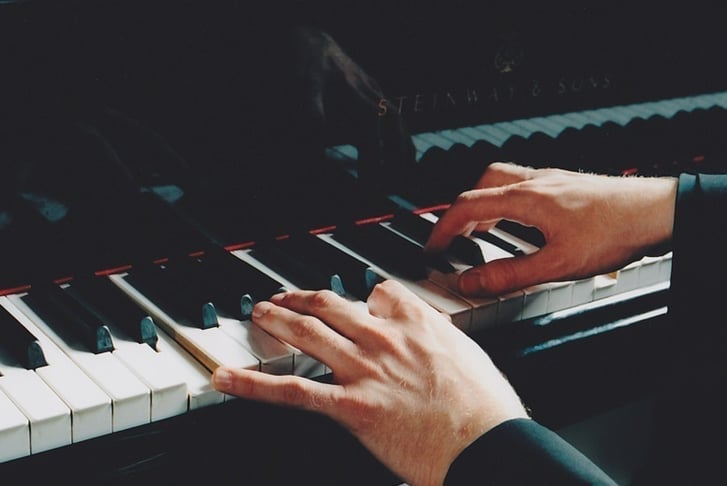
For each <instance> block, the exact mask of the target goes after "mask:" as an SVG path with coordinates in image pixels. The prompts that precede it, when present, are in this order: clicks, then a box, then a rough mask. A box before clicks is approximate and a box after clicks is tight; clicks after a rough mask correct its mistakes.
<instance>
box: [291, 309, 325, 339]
mask: <svg viewBox="0 0 727 486" xmlns="http://www.w3.org/2000/svg"><path fill="white" fill-rule="evenodd" d="M317 324H318V320H317V319H316V318H315V317H311V316H303V315H301V316H297V317H295V318H293V320H291V322H290V329H291V331H292V333H293V335H294V336H295V337H296V338H298V339H300V340H307V339H310V338H311V337H313V336H314V335H315V334H316V326H317Z"/></svg>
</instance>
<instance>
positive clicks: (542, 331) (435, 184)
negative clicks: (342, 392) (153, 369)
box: [0, 1, 727, 485]
mask: <svg viewBox="0 0 727 486" xmlns="http://www.w3.org/2000/svg"><path fill="white" fill-rule="evenodd" d="M724 18H725V17H724V13H723V12H722V11H719V10H716V11H705V12H700V11H687V12H685V11H683V10H679V9H676V8H673V9H672V8H666V7H664V6H661V7H659V9H656V10H654V11H652V10H650V9H646V8H636V7H630V8H626V7H601V8H586V7H567V8H566V7H558V8H554V7H551V6H548V5H542V6H541V5H538V6H532V5H527V3H524V2H515V3H511V4H509V5H507V6H503V5H499V4H489V3H488V2H484V3H483V2H462V3H456V4H453V5H445V4H444V3H441V4H435V5H419V4H416V3H413V2H412V3H409V2H406V3H403V4H397V5H389V4H387V3H386V2H365V3H361V4H355V3H353V2H322V1H316V2H284V3H283V4H280V5H276V6H275V7H270V6H268V7H262V6H257V5H249V4H246V3H245V2H214V5H212V4H206V3H203V2H190V1H181V2H146V3H145V2H132V1H127V2H119V1H116V2H115V1H104V2H84V1H64V2H44V1H27V2H22V1H19V2H7V1H5V2H3V1H0V40H1V43H0V62H2V65H3V66H4V68H3V75H2V79H0V88H2V89H1V92H0V108H1V109H0V140H2V144H0V145H2V147H0V161H1V163H2V167H3V169H4V173H5V176H4V177H3V181H2V183H1V185H0V188H1V189H2V194H0V201H2V203H3V206H2V208H0V209H2V211H3V213H2V214H3V218H4V217H5V215H10V216H9V217H11V219H10V220H5V219H3V220H2V224H3V226H2V233H0V235H1V236H2V239H1V240H0V245H1V246H0V248H1V249H2V254H1V255H0V258H2V265H3V267H2V268H3V273H2V278H1V279H0V284H1V285H0V286H2V288H3V289H6V290H5V291H4V293H5V294H13V293H17V292H22V291H26V290H27V289H28V288H30V289H31V290H32V288H33V286H41V285H44V284H48V283H51V282H53V281H67V279H73V278H76V279H79V278H85V277H91V276H94V277H99V276H98V275H96V273H97V272H99V271H103V270H109V271H112V272H114V271H116V272H120V271H125V270H128V268H131V269H132V270H133V268H134V265H138V266H141V265H143V264H149V263H151V262H154V261H160V260H164V259H174V258H180V257H182V256H186V255H189V254H195V252H204V251H211V249H212V248H215V249H219V248H225V249H227V250H232V249H239V248H245V247H246V246H245V245H247V244H249V243H250V242H257V243H260V242H266V241H271V240H274V239H275V238H276V237H279V236H281V235H293V234H295V233H297V232H307V231H311V230H316V229H321V228H331V227H343V226H345V225H347V224H350V223H352V222H354V221H360V220H364V219H367V218H380V220H384V221H386V220H388V219H389V218H390V217H391V215H392V214H394V213H395V212H396V211H400V210H405V211H411V210H415V209H422V208H427V207H434V206H438V205H441V204H446V203H448V202H450V201H451V200H452V198H453V197H454V196H456V194H457V193H458V192H459V191H461V190H465V189H467V188H468V187H469V186H470V185H471V184H472V183H473V182H474V178H475V177H477V175H479V174H480V173H481V172H482V171H483V170H484V168H485V167H486V165H487V163H488V162H491V161H493V160H498V159H507V160H514V161H518V162H522V163H527V164H532V165H536V166H539V165H542V166H545V165H551V166H561V167H565V168H571V169H578V170H588V171H596V172H604V173H614V174H615V173H628V174H647V175H652V174H675V173H678V172H679V171H683V170H687V171H694V170H702V171H718V170H721V168H722V163H723V161H724V160H725V150H724V149H725V147H724V146H723V145H724V142H723V140H727V138H725V137H724V136H723V131H724V127H725V123H724V122H725V120H727V115H726V114H725V111H724V107H725V106H727V95H725V93H723V91H724V90H725V89H727V79H725V75H724V69H723V66H722V65H721V62H720V59H721V57H720V55H721V50H722V46H723V45H724V40H725V39H724V32H725V31H726V30H725V29H724V28H723V21H724ZM300 25H307V26H312V27H313V28H315V29H320V30H321V31H324V32H327V33H328V34H330V35H331V37H332V38H333V39H334V40H335V41H336V42H337V43H338V45H340V46H341V47H342V48H343V50H344V51H345V52H346V53H347V54H348V55H350V56H351V58H352V59H354V60H355V62H356V63H357V64H358V66H360V67H361V68H362V69H363V71H365V72H366V73H368V74H369V75H370V76H371V77H372V78H374V79H376V80H377V81H378V83H379V85H380V87H381V90H382V93H383V94H384V96H385V98H386V104H385V105H380V104H378V103H377V104H376V105H375V106H376V107H377V108H378V111H377V110H374V111H371V112H367V113H368V115H370V117H371V120H370V121H369V120H367V121H361V122H360V123H359V122H356V123H345V121H346V120H345V119H346V117H347V116H348V115H347V112H346V111H345V110H344V111H342V112H341V113H336V112H335V108H336V101H335V100H336V99H335V98H333V101H329V100H328V99H327V100H326V102H327V103H330V105H328V106H327V108H329V109H330V110H331V111H330V113H331V115H330V116H331V118H334V121H336V119H335V116H338V117H342V118H341V119H343V122H341V123H331V122H330V119H329V124H328V125H319V124H316V123H313V122H312V121H311V120H309V119H308V118H306V114H307V112H305V111H304V110H302V109H301V106H302V103H303V102H302V101H301V96H302V95H303V94H304V93H305V92H304V91H303V90H302V89H301V83H303V82H304V80H302V79H301V78H300V77H299V76H296V73H295V72H293V70H291V69H290V66H291V63H294V60H293V58H292V57H291V47H294V45H293V44H291V40H292V39H299V38H298V37H295V36H291V35H290V32H291V31H295V29H296V28H297V27H298V26H300ZM293 51H294V49H293ZM338 94H340V93H338ZM344 95H345V93H344ZM327 96H328V95H327ZM374 101H380V100H374ZM384 106H385V107H386V111H387V113H386V115H387V116H394V117H395V118H396V123H397V124H398V123H401V124H402V125H401V126H404V127H406V129H407V130H408V132H407V134H408V135H409V136H411V140H412V141H413V152H411V153H406V151H404V152H402V153H404V154H405V155H407V154H408V156H410V159H407V160H404V161H402V160H396V157H397V156H398V155H400V154H397V153H394V154H391V153H386V154H381V153H379V154H378V156H377V155H375V156H373V157H372V156H371V155H370V152H365V151H359V149H360V148H361V145H360V143H361V139H362V138H363V137H361V136H360V134H361V133H362V132H363V131H370V130H376V129H378V128H377V127H379V128H380V127H381V126H382V125H381V124H382V121H381V116H380V115H382V114H383V113H382V111H381V110H382V109H383V107H384ZM368 115H367V116H368ZM351 116H353V115H351ZM362 120H366V119H365V117H364V118H362ZM317 121H320V120H317ZM339 121H340V120H339ZM348 121H350V120H348ZM397 126H398V125H397ZM377 157H378V158H377ZM140 188H146V190H140ZM150 188H156V189H157V190H156V191H155V190H151V189H150ZM163 188H167V189H169V188H181V189H182V192H183V193H184V195H185V196H184V198H182V199H181V200H176V199H174V197H173V196H170V193H169V192H165V191H164V190H163ZM172 192H173V191H172ZM34 194H45V195H51V196H53V197H55V198H56V199H58V200H61V201H65V202H67V203H68V205H67V207H65V209H66V210H68V212H67V213H64V212H63V211H61V212H60V213H52V209H53V208H50V209H49V208H48V207H47V206H42V207H41V206H38V205H37V204H35V205H33V201H37V199H33V197H32V195H34ZM170 201H171V202H170ZM179 201H181V202H179ZM39 208H40V209H39ZM43 208H44V209H45V210H47V211H51V213H52V214H56V215H58V214H60V216H59V217H58V218H57V219H56V220H54V219H53V218H51V217H48V214H50V213H47V212H46V213H45V216H43V210H44V209H43ZM56 209H58V208H56ZM39 214H40V217H39ZM12 218H14V219H12ZM9 221H10V222H9ZM99 278H100V277H99ZM63 279H66V280H63ZM71 281H72V280H71ZM29 286H30V287H29ZM668 304H669V293H668V277H667V278H666V280H665V281H664V280H662V281H661V282H660V284H659V285H645V286H641V287H637V288H635V289H633V290H632V291H630V292H624V293H623V294H618V295H614V296H612V297H611V298H604V299H599V300H594V301H593V302H590V303H588V304H587V305H577V306H573V307H572V308H569V309H562V310H560V311H558V312H551V313H547V314H543V315H537V316H532V317H528V318H525V319H517V320H516V321H514V322H508V323H505V325H499V326H494V327H493V326H486V325H482V326H476V325H475V326H473V328H472V331H471V335H472V337H473V338H475V339H476V340H477V341H478V342H479V343H480V344H481V345H482V346H484V347H485V348H486V349H487V350H488V352H490V353H491V355H492V356H493V359H495V361H496V362H497V363H498V364H499V365H500V366H501V368H502V369H503V371H504V372H505V373H506V375H507V376H508V377H509V378H510V380H511V381H512V382H513V384H514V385H515V387H516V388H517V389H518V390H519V391H520V393H521V395H522V397H523V400H524V401H525V403H526V404H527V405H528V406H529V407H530V408H531V409H532V412H533V415H534V416H535V417H536V418H537V419H538V420H540V421H541V422H542V423H544V424H545V425H548V426H550V427H553V428H554V429H556V430H559V431H562V432H563V433H564V434H565V435H566V436H568V437H569V438H572V439H573V440H574V441H575V442H576V444H577V445H578V446H580V447H582V448H584V450H587V451H589V452H590V451H591V450H592V449H596V448H597V447H595V446H596V445H598V444H594V443H593V441H589V440H583V437H582V435H581V434H580V433H581V432H582V431H584V430H592V431H596V433H597V431H599V430H601V431H602V430H603V424H611V426H613V429H612V430H611V431H612V432H613V435H614V436H618V433H617V432H616V431H618V430H623V429H624V428H628V427H629V424H631V422H629V420H631V419H632V418H633V414H632V415H629V414H630V413H631V412H633V411H634V410H636V412H634V413H636V414H637V415H638V414H642V415H640V416H647V417H648V410H649V406H650V405H649V404H650V403H651V399H652V398H653V396H654V393H655V391H656V390H657V388H658V386H659V384H660V382H661V381H662V380H663V379H664V378H665V377H666V376H667V373H666V371H665V370H666V368H667V366H666V365H665V364H666V363H668V360H669V355H670V354H671V353H672V351H673V350H674V349H675V347H676V346H677V342H678V341H677V340H676V339H674V337H675V334H676V333H675V331H673V330H672V329H671V327H670V322H669V320H668V312H667V311H668ZM645 350H648V352H645ZM615 357H617V359H615ZM329 378H330V377H329V376H327V375H322V376H320V377H319V378H318V379H321V380H325V379H329ZM644 410H646V412H644ZM624 411H625V412H624ZM644 414H645V415H644ZM616 419H618V420H621V422H608V421H609V420H616ZM614 423H620V424H621V426H620V427H618V426H616V425H613V424H614ZM594 424H595V425H594ZM599 427H601V428H600V429H599ZM629 433H631V434H633V436H628V435H626V436H624V438H623V439H624V440H626V442H627V443H629V442H630V443H631V445H633V444H636V443H639V441H642V440H643V439H644V435H643V434H644V431H643V430H641V429H639V428H634V429H633V430H631V431H630V432H629ZM597 437H600V438H599V439H598V440H599V441H600V440H602V437H603V436H597ZM619 447H620V448H621V449H622V451H623V450H629V448H628V447H627V446H624V445H623V444H619V446H618V447H616V449H618V448H619ZM604 448H605V449H607V451H606V452H603V451H602V452H603V454H602V455H600V456H599V455H597V456H596V457H594V459H595V460H596V462H598V463H599V464H601V465H603V467H605V468H607V469H608V470H609V472H612V473H613V474H615V475H618V474H624V475H625V476H622V477H629V475H630V474H631V473H633V470H629V468H637V467H638V466H639V460H640V458H641V456H639V454H638V453H634V456H633V457H626V458H625V459H624V458H623V457H621V458H620V459H614V457H616V456H612V455H610V454H611V452H610V451H611V449H609V448H608V447H604ZM594 453H595V452H594ZM629 453H630V452H629ZM619 460H621V462H619ZM624 461H625V463H624ZM624 468H626V469H627V471H625V472H624ZM0 469H1V470H2V472H1V473H0V474H2V477H3V478H12V479H13V480H16V481H17V482H20V481H28V482H30V483H35V482H36V481H38V480H41V479H45V478H50V479H51V480H53V481H61V480H63V481H76V482H81V483H89V484H101V483H103V484H117V483H118V484H125V483H129V484H143V483H147V482H148V483H150V484H151V483H152V482H153V483H160V482H161V483H167V482H173V481H185V482H189V483H191V482H193V481H210V482H212V481H215V482H222V483H236V484H238V483H243V484H283V483H288V482H297V483H300V484H349V485H356V484H360V485H364V484H365V485H372V484H381V485H385V484H392V485H393V484H398V483H399V481H398V480H397V478H396V477H394V476H393V475H392V474H391V473H389V472H388V471H386V469H385V468H383V467H382V466H381V465H380V464H379V463H378V462H377V461H376V460H375V459H373V458H372V457H371V456H370V455H369V454H368V453H367V452H366V451H365V450H364V449H363V448H362V447H361V446H360V445H359V444H358V443H357V442H356V441H355V439H354V438H352V437H351V436H350V435H349V434H348V433H347V432H346V431H344V430H341V429H340V428H339V427H338V426H337V425H336V424H333V423H331V422H330V421H328V420H327V419H325V418H323V417H320V416H317V415H313V414H308V413H303V412H299V411H295V410H289V409H286V408H281V407H273V406H269V405H264V404H257V403H249V402H246V401H243V400H231V401H228V402H226V403H224V404H218V405H214V406H209V407H201V408H199V409H198V410H194V411H189V412H187V413H184V414H181V415H178V416H174V417H169V418H166V419H164V420H159V421H152V422H151V423H148V424H144V425H141V426H137V427H133V428H130V429H127V430H122V431H119V432H114V433H111V434H108V435H104V436H100V437H97V438H92V439H89V440H85V441H81V442H78V443H74V444H72V445H67V446H64V447H58V448H54V449H52V450H48V451H45V452H40V453H37V454H31V455H28V456H27V457H22V458H18V459H14V460H12V461H7V462H5V463H3V464H0ZM8 484H16V482H15V481H10V482H9V483H8Z"/></svg>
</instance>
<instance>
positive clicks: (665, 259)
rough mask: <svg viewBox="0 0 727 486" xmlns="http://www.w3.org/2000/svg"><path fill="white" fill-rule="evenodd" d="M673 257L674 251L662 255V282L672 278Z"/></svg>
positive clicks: (660, 274)
mask: <svg viewBox="0 0 727 486" xmlns="http://www.w3.org/2000/svg"><path fill="white" fill-rule="evenodd" d="M671 258H672V252H669V253H667V254H665V255H663V256H662V257H661V264H660V265H659V280H660V281H661V282H669V281H670V280H671Z"/></svg>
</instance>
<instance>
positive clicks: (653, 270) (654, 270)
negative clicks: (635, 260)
mask: <svg viewBox="0 0 727 486" xmlns="http://www.w3.org/2000/svg"><path fill="white" fill-rule="evenodd" d="M663 260H664V259H663V258H662V257H652V256H646V257H643V258H642V259H641V260H640V261H639V283H638V285H639V286H641V287H646V286H649V285H653V284H655V283H659V282H660V281H662V273H661V268H660V267H661V263H662V261H663Z"/></svg>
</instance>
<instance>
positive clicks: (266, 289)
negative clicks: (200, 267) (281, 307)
mask: <svg viewBox="0 0 727 486" xmlns="http://www.w3.org/2000/svg"><path fill="white" fill-rule="evenodd" d="M199 261H200V262H204V264H205V268H207V269H209V270H208V271H206V272H205V273H204V276H205V280H204V282H205V285H208V286H209V287H210V288H213V289H216V290H217V291H219V292H220V294H223V295H228V296H232V297H233V298H234V299H238V300H237V304H236V305H238V306H240V313H241V315H240V317H241V318H242V319H249V318H250V313H249V302H258V301H260V300H265V299H268V298H270V296H272V295H274V294H277V293H279V292H280V291H281V289H283V287H284V285H283V283H282V282H279V281H278V280H276V279H274V278H273V277H272V276H270V275H268V274H266V273H264V272H262V271H261V270H259V269H257V268H255V267H253V266H252V265H250V264H248V263H247V262H245V261H243V260H241V259H240V258H237V257H236V256H235V255H233V254H232V253H230V252H229V251H227V250H225V249H224V248H219V247H214V248H211V249H207V250H206V251H205V253H204V255H202V256H201V257H199ZM243 298H244V301H242V300H239V299H243Z"/></svg>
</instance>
